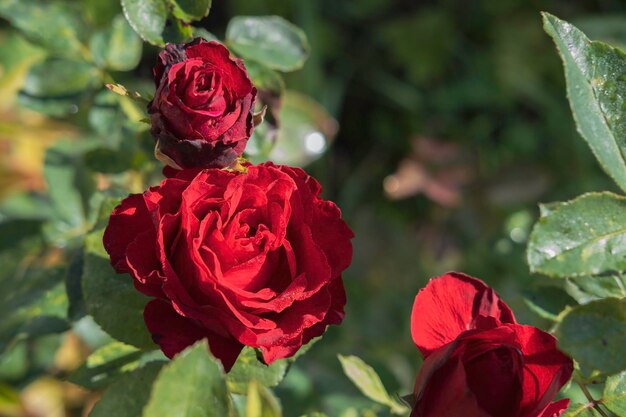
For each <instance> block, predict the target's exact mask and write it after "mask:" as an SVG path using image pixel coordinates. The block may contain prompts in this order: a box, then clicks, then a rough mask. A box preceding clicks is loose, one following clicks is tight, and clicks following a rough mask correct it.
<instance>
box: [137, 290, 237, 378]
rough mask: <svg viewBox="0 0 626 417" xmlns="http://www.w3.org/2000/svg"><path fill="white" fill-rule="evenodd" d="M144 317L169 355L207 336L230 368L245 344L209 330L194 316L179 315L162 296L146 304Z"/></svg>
mask: <svg viewBox="0 0 626 417" xmlns="http://www.w3.org/2000/svg"><path fill="white" fill-rule="evenodd" d="M144 320H145V322H146V326H147V327H148V330H149V331H150V333H152V339H153V340H154V342H155V343H156V344H158V345H159V346H160V347H161V350H162V351H163V353H165V355H166V356H167V357H168V358H172V357H173V356H174V355H176V354H177V353H179V352H181V351H182V350H184V349H185V348H187V347H188V346H191V345H192V344H194V343H195V342H196V341H198V340H201V339H205V338H206V339H208V341H209V349H210V350H211V353H212V354H213V355H214V356H215V357H216V358H218V359H219V360H220V361H221V362H222V365H223V366H224V369H225V370H226V371H227V372H228V371H229V370H230V368H232V366H233V365H234V363H235V361H236V360H237V356H239V352H241V349H242V348H243V345H242V344H241V343H239V342H237V341H236V340H235V339H233V338H230V337H224V336H222V335H219V334H216V333H214V332H211V331H208V329H206V328H204V327H202V326H198V325H197V324H196V323H195V322H194V320H192V319H189V318H186V317H183V316H181V315H179V314H178V313H176V311H174V309H173V308H172V307H171V305H170V304H169V303H167V302H166V301H163V300H159V299H156V300H152V301H150V302H149V303H148V304H147V305H146V307H145V309H144Z"/></svg>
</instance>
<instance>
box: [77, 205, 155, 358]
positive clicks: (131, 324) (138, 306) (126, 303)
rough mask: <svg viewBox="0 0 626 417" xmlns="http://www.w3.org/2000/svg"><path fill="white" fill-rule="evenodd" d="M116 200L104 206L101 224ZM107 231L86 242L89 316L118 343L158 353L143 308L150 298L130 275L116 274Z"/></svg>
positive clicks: (91, 235)
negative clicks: (105, 242) (106, 246)
mask: <svg viewBox="0 0 626 417" xmlns="http://www.w3.org/2000/svg"><path fill="white" fill-rule="evenodd" d="M114 206H115V200H114V199H109V200H106V201H105V204H103V208H102V211H101V216H100V221H99V223H100V224H102V223H105V222H106V219H107V218H108V215H109V214H110V213H111V209H112V207H114ZM103 233H104V229H103V228H99V229H97V230H95V231H93V232H91V233H89V234H88V235H87V237H86V238H85V266H84V269H83V278H82V285H83V295H84V299H85V307H86V309H87V312H88V313H89V314H90V315H91V316H93V318H94V320H95V321H96V323H98V324H99V325H100V327H102V330H104V331H105V332H107V333H108V334H109V335H111V336H112V337H114V338H115V339H117V340H119V341H121V342H124V343H127V344H130V345H133V346H137V347H139V348H145V349H154V348H155V345H154V343H153V342H152V338H151V336H150V334H149V333H148V331H147V329H146V326H145V324H144V321H143V308H144V306H145V304H146V302H147V301H148V298H147V297H145V296H144V295H143V294H141V293H140V292H139V291H137V290H136V289H135V288H134V286H133V283H132V278H131V277H129V276H128V275H119V274H116V273H115V271H114V270H113V267H112V266H111V263H110V261H109V256H108V254H107V253H106V251H105V250H104V247H103V245H102V235H103Z"/></svg>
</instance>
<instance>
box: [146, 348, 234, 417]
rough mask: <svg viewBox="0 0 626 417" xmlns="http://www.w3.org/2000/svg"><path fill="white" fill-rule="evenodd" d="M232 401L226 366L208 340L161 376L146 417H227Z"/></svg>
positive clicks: (165, 370)
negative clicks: (220, 362) (226, 378)
mask: <svg viewBox="0 0 626 417" xmlns="http://www.w3.org/2000/svg"><path fill="white" fill-rule="evenodd" d="M230 407H231V406H230V399H229V396H228V390H227V388H226V382H225V380H224V376H223V374H222V367H221V365H220V364H219V362H218V361H217V360H215V359H214V358H213V357H212V356H211V355H210V354H209V346H208V344H207V342H206V340H203V341H200V342H198V343H196V344H194V345H193V346H191V347H189V348H187V349H185V350H184V351H183V352H182V353H179V354H178V355H177V356H176V357H175V358H174V359H173V360H172V362H170V363H169V364H168V365H166V366H165V367H164V368H163V371H161V373H160V374H159V376H158V378H157V380H156V382H155V383H154V386H153V388H152V394H151V395H150V401H149V402H148V405H147V406H146V408H145V409H144V412H143V415H144V417H153V416H177V417H225V416H228V415H229V412H230Z"/></svg>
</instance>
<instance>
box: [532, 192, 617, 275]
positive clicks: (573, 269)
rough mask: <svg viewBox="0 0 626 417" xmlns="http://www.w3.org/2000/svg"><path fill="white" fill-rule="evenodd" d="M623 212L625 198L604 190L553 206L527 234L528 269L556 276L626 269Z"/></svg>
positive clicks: (594, 273) (593, 273) (596, 273)
mask: <svg viewBox="0 0 626 417" xmlns="http://www.w3.org/2000/svg"><path fill="white" fill-rule="evenodd" d="M625 214H626V198H625V197H622V196H618V195H616V194H612V193H607V192H605V193H589V194H584V195H582V196H580V197H578V198H576V199H574V200H571V201H569V202H567V203H562V204H560V205H559V206H557V207H553V208H552V209H551V210H550V211H549V212H548V214H547V215H545V216H542V217H541V218H540V219H539V221H538V222H537V224H536V225H535V227H534V229H533V231H532V233H531V235H530V240H529V244H528V263H529V264H530V269H531V270H532V271H533V272H540V273H542V274H546V275H550V276H556V277H570V276H583V275H598V274H604V273H609V272H613V271H622V270H624V269H626V216H625Z"/></svg>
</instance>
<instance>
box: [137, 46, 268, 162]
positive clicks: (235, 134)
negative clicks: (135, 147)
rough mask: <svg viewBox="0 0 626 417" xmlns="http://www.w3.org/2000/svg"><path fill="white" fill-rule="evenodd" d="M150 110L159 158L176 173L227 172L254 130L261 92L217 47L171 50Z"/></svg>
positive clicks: (162, 59) (161, 65) (157, 74)
mask: <svg viewBox="0 0 626 417" xmlns="http://www.w3.org/2000/svg"><path fill="white" fill-rule="evenodd" d="M154 82H155V85H156V93H155V95H154V99H153V100H152V101H151V102H150V104H149V105H148V112H149V113H150V119H151V122H152V129H151V132H152V134H153V136H154V137H155V139H156V141H157V146H156V150H155V153H156V154H157V157H159V159H162V160H165V161H166V163H168V164H169V165H172V166H174V167H175V168H178V169H182V168H196V167H199V168H209V167H217V168H222V167H227V166H229V165H230V164H231V163H232V162H233V161H234V160H235V159H236V158H237V157H238V156H241V154H242V153H243V150H244V148H245V146H246V142H247V141H248V138H250V135H251V134H252V130H253V129H254V121H253V111H254V101H255V97H256V89H255V88H254V86H253V85H252V82H251V81H250V79H249V78H248V75H247V73H246V69H245V67H244V65H243V62H242V61H241V60H240V59H236V58H232V57H231V56H230V53H229V51H228V49H226V48H225V47H224V46H223V45H221V44H219V43H217V42H207V41H205V40H202V39H199V38H198V39H195V40H194V41H193V42H191V43H188V44H186V45H175V44H168V45H167V46H166V47H165V50H164V51H162V52H161V54H160V55H159V61H158V62H157V64H156V66H155V67H154Z"/></svg>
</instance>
